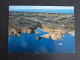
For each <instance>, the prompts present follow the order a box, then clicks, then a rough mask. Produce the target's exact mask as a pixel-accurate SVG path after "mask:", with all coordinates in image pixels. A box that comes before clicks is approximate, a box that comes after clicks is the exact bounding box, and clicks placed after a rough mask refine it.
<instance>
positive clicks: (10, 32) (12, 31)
mask: <svg viewBox="0 0 80 60" xmlns="http://www.w3.org/2000/svg"><path fill="white" fill-rule="evenodd" d="M19 33H20V31H16V30H15V29H13V28H10V29H8V34H9V35H17V36H22V35H20V34H19Z"/></svg>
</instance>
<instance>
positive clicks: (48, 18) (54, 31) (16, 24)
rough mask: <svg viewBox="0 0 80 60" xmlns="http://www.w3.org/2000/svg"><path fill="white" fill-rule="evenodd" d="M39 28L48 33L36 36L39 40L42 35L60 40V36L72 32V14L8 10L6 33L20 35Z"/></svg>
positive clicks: (72, 33) (33, 31)
mask: <svg viewBox="0 0 80 60" xmlns="http://www.w3.org/2000/svg"><path fill="white" fill-rule="evenodd" d="M38 27H39V28H40V29H41V30H42V31H44V32H47V33H48V34H45V35H42V36H38V37H36V39H37V40H40V39H41V38H42V37H44V38H48V39H52V40H61V38H62V37H63V36H64V35H65V34H67V33H70V34H71V35H73V36H75V33H74V15H73V14H62V13H48V12H47V13H45V12H36V13H34V12H30V13H29V12H10V13H9V22H8V35H16V36H22V35H21V34H20V33H36V34H41V33H40V32H37V31H35V29H37V28H38Z"/></svg>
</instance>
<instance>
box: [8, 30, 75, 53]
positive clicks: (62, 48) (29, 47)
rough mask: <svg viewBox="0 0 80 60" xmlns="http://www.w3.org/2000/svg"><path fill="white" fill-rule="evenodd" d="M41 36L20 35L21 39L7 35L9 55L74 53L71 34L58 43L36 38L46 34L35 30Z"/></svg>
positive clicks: (73, 39) (73, 41)
mask: <svg viewBox="0 0 80 60" xmlns="http://www.w3.org/2000/svg"><path fill="white" fill-rule="evenodd" d="M36 31H38V32H40V33H41V34H36V33H33V34H28V33H21V35H22V37H19V36H10V35H8V52H9V53H74V52H75V38H74V37H73V36H72V35H71V34H69V33H68V34H66V35H65V36H63V37H62V40H60V41H54V40H51V39H46V38H41V39H40V40H36V39H35V38H36V37H37V36H41V35H44V34H47V32H44V31H42V30H41V29H36Z"/></svg>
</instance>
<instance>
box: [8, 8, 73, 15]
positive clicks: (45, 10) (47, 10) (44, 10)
mask: <svg viewBox="0 0 80 60" xmlns="http://www.w3.org/2000/svg"><path fill="white" fill-rule="evenodd" d="M9 11H22V12H55V13H65V14H74V10H73V9H19V10H18V9H17V10H9Z"/></svg>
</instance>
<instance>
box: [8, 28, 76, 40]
mask: <svg viewBox="0 0 80 60" xmlns="http://www.w3.org/2000/svg"><path fill="white" fill-rule="evenodd" d="M35 29H36V28H35ZM35 29H30V28H22V29H21V30H20V31H17V30H16V29H13V28H9V29H8V35H14V36H15V35H16V36H22V35H21V34H20V33H21V32H22V33H36V34H41V33H40V32H36V31H35ZM41 30H42V31H44V32H48V34H45V35H41V36H38V37H36V38H35V39H36V40H40V39H41V38H42V37H44V38H47V39H52V40H62V37H63V36H64V35H65V34H67V33H70V34H71V35H72V36H75V35H74V31H70V32H68V31H66V30H53V29H48V28H46V29H42V28H41Z"/></svg>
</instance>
